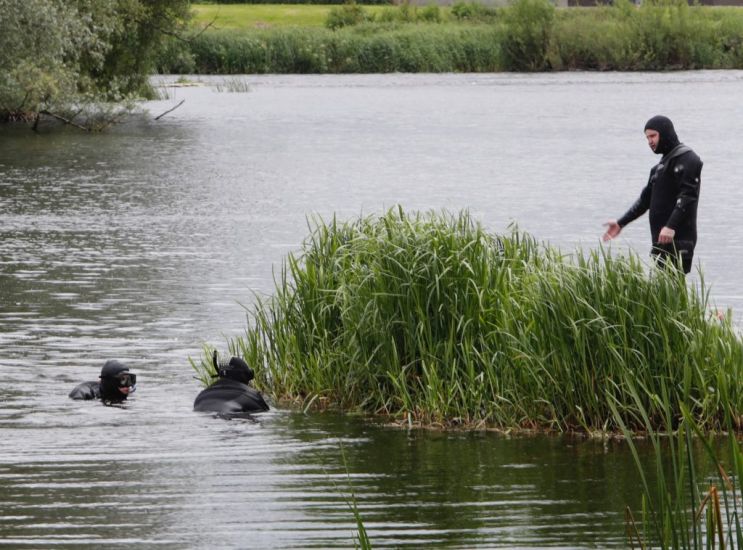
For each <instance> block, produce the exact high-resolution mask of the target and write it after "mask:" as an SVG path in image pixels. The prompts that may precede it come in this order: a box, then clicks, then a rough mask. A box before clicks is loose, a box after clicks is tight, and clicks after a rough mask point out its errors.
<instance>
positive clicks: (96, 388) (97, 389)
mask: <svg viewBox="0 0 743 550" xmlns="http://www.w3.org/2000/svg"><path fill="white" fill-rule="evenodd" d="M68 395H69V397H70V399H100V397H101V385H100V383H99V382H98V381H97V380H93V381H90V382H82V383H80V384H78V385H77V386H75V387H74V388H73V389H72V391H71V392H70V393H69V394H68Z"/></svg>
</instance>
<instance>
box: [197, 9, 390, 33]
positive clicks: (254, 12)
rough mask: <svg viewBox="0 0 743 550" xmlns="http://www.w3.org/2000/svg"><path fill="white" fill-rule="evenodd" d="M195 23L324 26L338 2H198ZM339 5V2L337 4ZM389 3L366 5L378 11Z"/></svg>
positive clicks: (251, 26)
mask: <svg viewBox="0 0 743 550" xmlns="http://www.w3.org/2000/svg"><path fill="white" fill-rule="evenodd" d="M192 7H193V12H194V18H193V20H192V23H193V25H194V26H195V27H196V28H203V27H204V26H205V25H206V24H208V23H209V22H211V21H212V20H214V23H213V25H212V27H213V28H214V30H218V29H223V30H251V29H263V28H277V27H324V26H325V21H326V19H327V18H328V14H329V13H330V11H331V10H332V9H333V7H334V6H331V5H311V4H220V5H214V4H194V5H193V6H192ZM335 7H337V6H335ZM386 9H389V8H388V7H386V6H364V11H368V12H369V13H371V14H377V13H380V12H382V11H383V10H386Z"/></svg>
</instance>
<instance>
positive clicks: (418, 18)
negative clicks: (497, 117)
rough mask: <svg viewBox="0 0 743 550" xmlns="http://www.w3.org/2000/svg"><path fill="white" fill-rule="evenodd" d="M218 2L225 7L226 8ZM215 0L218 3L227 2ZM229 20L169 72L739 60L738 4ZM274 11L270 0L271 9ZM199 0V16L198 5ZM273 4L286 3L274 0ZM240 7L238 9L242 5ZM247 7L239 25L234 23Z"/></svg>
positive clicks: (332, 12)
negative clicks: (288, 23)
mask: <svg viewBox="0 0 743 550" xmlns="http://www.w3.org/2000/svg"><path fill="white" fill-rule="evenodd" d="M224 8H227V6H225V7H224ZM224 8H223V9H224ZM229 8H230V9H232V10H235V11H233V12H229V13H232V14H233V15H232V16H231V19H230V20H231V21H232V23H230V24H227V25H225V26H226V27H230V26H233V25H234V26H233V27H232V28H225V29H218V28H217V27H219V17H218V18H217V19H216V20H215V24H214V25H213V27H212V28H210V29H209V30H208V31H207V32H205V33H202V34H201V35H199V36H197V37H195V38H193V39H192V40H191V41H189V42H183V41H172V42H171V43H170V44H169V47H168V48H167V50H166V51H165V52H164V54H163V55H162V56H161V57H160V58H159V61H158V67H159V70H160V71H161V72H165V73H202V74H230V73H376V72H396V71H398V72H451V71H454V72H492V71H550V70H617V71H644V70H674V69H740V68H743V38H742V37H743V10H741V9H739V8H720V7H708V6H689V5H688V4H687V2H686V1H685V0H683V1H681V0H655V1H652V0H651V1H649V2H643V3H642V5H641V6H639V7H638V6H635V5H634V4H631V3H630V2H629V1H628V0H619V1H618V2H616V3H614V5H612V6H598V7H593V8H567V9H556V8H554V7H553V5H552V4H551V3H550V2H549V1H548V0H516V1H515V2H514V3H513V5H511V6H509V7H502V8H490V7H484V6H481V5H478V4H473V3H463V2H459V3H456V4H454V5H453V6H452V7H451V8H446V7H439V6H426V7H415V6H410V5H408V4H405V3H404V4H401V5H399V6H389V7H383V6H373V7H369V6H362V5H356V4H348V5H343V6H335V7H329V6H299V7H297V10H299V12H300V13H314V14H315V16H316V14H317V13H318V12H317V11H314V12H313V11H312V10H319V9H323V10H327V11H326V12H325V13H327V15H326V17H325V22H324V27H320V26H319V24H318V20H317V18H316V19H315V20H314V22H313V23H307V24H302V25H299V26H293V27H283V26H280V25H279V24H278V23H276V22H269V21H266V22H263V23H258V22H257V21H256V20H255V19H254V20H252V23H251V22H250V19H249V18H248V16H247V14H249V13H251V10H256V9H263V10H265V9H266V8H265V6H258V7H256V6H251V5H240V6H229ZM276 8H277V9H278V7H276ZM204 9H205V8H204V7H203V6H201V7H199V6H197V14H198V13H199V12H200V11H201V13H204V11H203V10H204ZM281 9H285V8H284V7H282V8H281ZM241 10H242V12H241ZM237 13H243V14H245V15H243V16H242V17H243V19H242V20H243V24H240V25H238V24H237V23H236V21H237V20H239V19H240V16H237V15H235V14H237Z"/></svg>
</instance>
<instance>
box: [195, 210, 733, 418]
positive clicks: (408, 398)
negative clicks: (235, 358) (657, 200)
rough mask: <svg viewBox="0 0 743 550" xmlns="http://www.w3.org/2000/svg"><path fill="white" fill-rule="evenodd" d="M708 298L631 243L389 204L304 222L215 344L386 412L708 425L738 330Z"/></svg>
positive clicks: (331, 397) (288, 391) (729, 383)
mask: <svg viewBox="0 0 743 550" xmlns="http://www.w3.org/2000/svg"><path fill="white" fill-rule="evenodd" d="M705 296H706V294H705V291H704V289H701V294H697V293H696V292H695V291H694V290H693V289H689V288H687V286H686V285H685V281H684V278H683V275H681V274H680V273H674V272H670V273H669V272H665V271H653V272H651V273H648V268H646V267H645V266H644V265H643V264H642V263H641V261H640V260H639V259H638V258H637V257H636V256H634V255H633V256H630V257H629V258H612V257H611V256H609V255H608V254H605V253H601V252H597V251H594V252H590V253H588V254H584V253H580V252H578V253H576V254H575V255H573V256H572V258H571V257H568V256H566V255H564V254H563V253H561V252H560V251H559V250H556V249H554V248H551V247H549V246H543V245H539V244H538V243H536V242H535V241H534V239H533V238H531V237H529V236H528V235H524V234H521V233H519V232H516V231H514V232H512V233H510V234H507V235H502V236H499V237H496V236H492V235H490V234H488V233H486V232H485V231H483V229H482V228H481V227H480V226H479V225H477V224H475V223H474V222H473V221H472V220H471V219H470V218H469V217H468V215H467V214H466V213H463V214H460V215H459V216H449V215H406V214H405V213H404V212H402V211H401V210H391V211H390V212H388V213H387V214H385V215H383V216H378V217H373V216H370V217H366V218H361V219H359V220H356V221H352V222H350V223H338V222H337V221H336V220H332V221H330V222H329V223H323V222H318V223H317V224H316V226H315V228H314V230H313V231H312V233H311V234H310V236H309V237H308V239H307V241H306V242H305V244H304V247H303V250H302V253H301V255H290V256H289V257H288V259H287V260H286V263H285V265H284V268H283V269H282V271H281V275H280V276H279V278H278V280H277V281H276V290H275V294H274V295H273V296H272V297H270V298H269V299H268V300H266V301H262V302H260V303H258V305H257V306H256V307H255V309H254V310H253V311H252V312H251V315H250V319H251V321H250V325H249V327H248V330H247V333H246V335H245V336H244V337H242V338H238V339H235V340H233V341H232V342H231V343H230V351H231V352H232V353H233V354H240V355H242V356H243V357H244V358H245V359H246V360H247V361H248V363H250V364H251V365H252V366H253V367H254V368H255V369H256V373H257V377H258V380H259V382H260V383H261V384H262V385H263V387H265V388H266V389H267V390H268V391H270V392H271V393H272V394H273V395H274V397H277V398H288V399H301V400H307V401H310V400H312V399H315V398H320V399H321V401H323V402H325V403H332V404H334V405H337V406H341V407H347V408H354V409H361V410H363V411H367V412H372V413H384V414H390V415H393V416H396V417H398V418H407V417H408V415H410V417H411V418H412V417H414V418H417V419H419V420H421V421H424V422H431V421H460V422H465V423H479V422H483V423H487V424H490V425H495V426H500V427H525V426H531V427H535V426H541V427H548V428H555V429H560V430H570V429H576V428H577V429H580V428H582V429H586V430H602V429H612V428H613V427H616V426H617V424H616V418H615V417H614V416H613V413H612V407H613V408H614V409H615V410H616V411H618V416H617V418H619V419H621V421H623V422H624V423H625V424H627V425H632V426H635V425H636V424H635V422H636V419H637V418H638V417H639V416H638V407H640V406H641V407H643V408H644V410H645V411H647V415H648V416H649V418H650V419H652V420H653V421H654V422H656V421H657V422H660V421H661V418H663V419H665V418H667V411H671V416H672V417H675V418H680V409H679V406H680V405H682V404H684V405H685V406H687V408H688V409H689V410H691V411H693V414H694V415H695V417H696V418H697V419H699V422H700V423H701V424H702V425H704V426H705V427H712V428H715V427H718V428H719V427H720V425H721V422H722V419H723V417H724V414H723V413H724V412H725V411H735V413H736V414H740V412H741V410H742V407H743V391H742V390H743V376H742V375H743V372H741V371H742V369H743V343H742V342H741V340H740V339H739V337H738V336H737V335H736V333H735V332H734V330H733V328H732V326H731V325H730V323H729V322H727V321H725V322H720V321H718V320H717V319H711V316H710V314H709V311H708V307H707V304H706V302H705ZM207 355H209V354H207ZM209 364H210V359H209V356H207V357H205V358H204V363H203V365H205V367H203V368H208V365H209ZM722 385H724V387H725V388H726V392H725V394H724V395H725V398H724V399H722V398H721V395H722V393H721V392H720V391H718V390H717V388H720V387H721V386H722Z"/></svg>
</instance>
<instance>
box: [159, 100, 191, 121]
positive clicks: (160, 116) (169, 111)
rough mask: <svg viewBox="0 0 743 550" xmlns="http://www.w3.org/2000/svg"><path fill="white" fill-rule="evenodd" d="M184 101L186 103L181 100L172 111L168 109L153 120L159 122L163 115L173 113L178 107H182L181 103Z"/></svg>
mask: <svg viewBox="0 0 743 550" xmlns="http://www.w3.org/2000/svg"><path fill="white" fill-rule="evenodd" d="M185 101H186V100H185V99H181V102H180V103H179V104H178V105H176V106H175V107H173V108H172V109H168V110H167V111H165V112H164V113H162V114H160V115H158V116H156V117H155V120H160V119H161V118H162V117H164V116H165V115H167V114H168V113H172V112H173V111H175V110H176V109H177V108H178V107H180V106H181V105H183V103H184V102H185Z"/></svg>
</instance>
